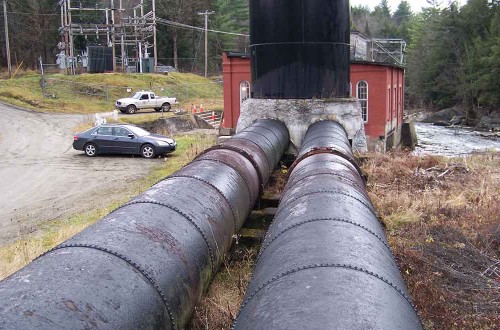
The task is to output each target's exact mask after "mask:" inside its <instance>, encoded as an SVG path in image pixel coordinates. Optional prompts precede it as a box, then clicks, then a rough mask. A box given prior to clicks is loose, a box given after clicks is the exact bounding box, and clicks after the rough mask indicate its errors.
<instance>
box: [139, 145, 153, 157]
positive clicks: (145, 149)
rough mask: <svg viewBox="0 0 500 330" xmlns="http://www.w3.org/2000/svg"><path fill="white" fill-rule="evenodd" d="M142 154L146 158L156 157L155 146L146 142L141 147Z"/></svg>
mask: <svg viewBox="0 0 500 330" xmlns="http://www.w3.org/2000/svg"><path fill="white" fill-rule="evenodd" d="M141 156H142V157H144V158H154V156H155V147H153V146H152V145H151V144H145V145H143V146H142V148H141Z"/></svg>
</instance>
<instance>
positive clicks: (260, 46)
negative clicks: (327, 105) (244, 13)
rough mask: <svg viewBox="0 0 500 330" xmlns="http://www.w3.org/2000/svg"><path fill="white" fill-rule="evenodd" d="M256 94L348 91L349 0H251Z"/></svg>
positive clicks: (299, 96)
mask: <svg viewBox="0 0 500 330" xmlns="http://www.w3.org/2000/svg"><path fill="white" fill-rule="evenodd" d="M249 5H250V51H251V55H252V56H251V61H252V90H251V93H252V98H264V99H310V98H322V99H326V98H332V97H347V96H348V95H349V24H350V23H349V1H348V0H251V1H250V2H249Z"/></svg>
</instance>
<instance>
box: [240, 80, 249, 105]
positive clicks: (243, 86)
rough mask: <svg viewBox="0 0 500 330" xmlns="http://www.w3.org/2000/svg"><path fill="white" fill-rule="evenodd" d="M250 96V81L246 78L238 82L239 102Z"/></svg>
mask: <svg viewBox="0 0 500 330" xmlns="http://www.w3.org/2000/svg"><path fill="white" fill-rule="evenodd" d="M248 98H250V83H249V82H248V81H246V80H244V81H242V82H240V104H242V103H243V101H245V100H246V99H248Z"/></svg>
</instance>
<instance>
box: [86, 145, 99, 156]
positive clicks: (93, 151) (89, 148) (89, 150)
mask: <svg viewBox="0 0 500 330" xmlns="http://www.w3.org/2000/svg"><path fill="white" fill-rule="evenodd" d="M83 150H84V151H85V154H86V155H87V156H89V157H95V156H97V147H96V145H95V144H93V143H87V144H86V145H85V147H83Z"/></svg>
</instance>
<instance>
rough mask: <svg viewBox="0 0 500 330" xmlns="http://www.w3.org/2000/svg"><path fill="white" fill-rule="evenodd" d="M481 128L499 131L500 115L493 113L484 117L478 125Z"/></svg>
mask: <svg viewBox="0 0 500 330" xmlns="http://www.w3.org/2000/svg"><path fill="white" fill-rule="evenodd" d="M477 126H478V127H479V128H487V129H491V130H499V129H500V113H499V112H492V113H491V114H489V115H484V116H482V117H481V119H480V120H479V124H478V125H477Z"/></svg>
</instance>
